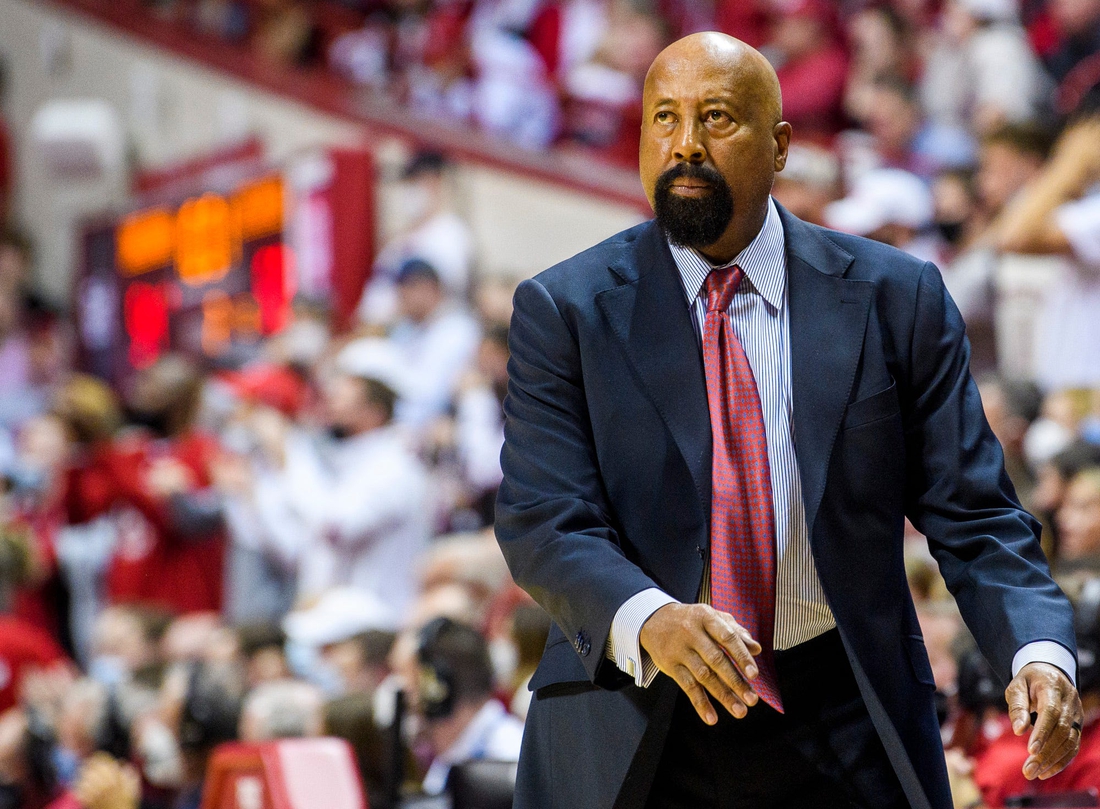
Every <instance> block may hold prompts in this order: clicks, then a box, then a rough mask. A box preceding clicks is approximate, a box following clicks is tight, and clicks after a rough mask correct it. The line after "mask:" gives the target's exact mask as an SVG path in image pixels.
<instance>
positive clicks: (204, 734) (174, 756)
mask: <svg viewBox="0 0 1100 809" xmlns="http://www.w3.org/2000/svg"><path fill="white" fill-rule="evenodd" d="M244 693H245V686H244V674H243V672H242V671H241V670H240V668H239V667H238V666H235V665H232V664H225V663H208V662H202V661H191V662H187V663H181V664H179V665H177V666H175V667H174V668H173V670H172V671H170V672H169V674H168V676H167V677H166V679H165V682H164V685H163V686H162V688H161V704H160V707H159V712H158V713H159V715H158V716H156V717H155V718H151V719H150V720H149V721H147V722H146V723H145V724H143V726H142V729H141V730H142V732H141V734H140V736H139V739H138V744H137V746H138V748H139V750H141V751H142V756H143V759H144V764H145V766H144V774H145V777H146V779H148V780H151V781H152V782H153V783H155V784H158V785H161V786H163V787H166V788H167V789H168V790H169V794H170V795H173V796H174V797H173V798H172V799H171V800H172V803H171V806H172V809H198V807H199V806H200V803H201V800H202V787H203V782H204V779H205V776H206V767H207V764H208V762H209V759H210V755H211V753H212V752H213V751H214V748H215V747H217V746H218V745H219V744H222V743H223V742H227V741H233V740H234V739H236V738H237V729H238V724H239V722H240V715H241V703H242V699H243V697H244Z"/></svg>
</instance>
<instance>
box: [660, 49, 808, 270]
mask: <svg viewBox="0 0 1100 809" xmlns="http://www.w3.org/2000/svg"><path fill="white" fill-rule="evenodd" d="M642 108H643V112H642V130H641V143H640V151H639V157H640V161H639V165H640V169H641V177H642V184H643V186H644V187H645V190H646V194H647V195H648V197H649V201H650V204H652V205H653V209H654V211H656V213H657V221H658V223H659V224H660V225H661V227H662V228H663V229H664V230H665V233H666V235H667V236H668V238H669V240H670V241H672V242H674V243H676V244H682V245H686V246H689V247H695V248H696V249H699V250H701V251H703V252H704V254H705V255H707V257H708V258H712V259H722V260H730V259H732V258H734V257H735V256H736V255H737V253H738V252H740V250H741V249H743V248H744V247H745V246H746V245H747V244H748V243H749V242H750V241H752V239H753V238H754V237H755V236H756V234H757V233H758V232H759V231H760V228H761V226H762V225H763V223H764V217H765V216H766V214H767V207H768V196H769V194H770V193H771V187H772V182H773V180H774V178H775V172H776V171H780V170H782V168H783V166H784V164H785V162H786V159H787V146H788V144H789V142H790V135H791V127H790V125H789V124H787V123H784V122H783V121H782V111H783V102H782V97H781V94H780V90H779V79H778V78H777V77H776V75H775V70H773V69H772V66H771V65H770V64H769V63H768V60H767V59H765V58H764V57H763V55H762V54H761V53H760V52H759V51H757V50H755V49H754V48H751V47H749V46H748V45H746V44H745V43H744V42H741V41H740V40H737V39H734V38H733V37H730V36H726V35H725V34H718V33H712V32H708V33H701V34H693V35H691V36H688V37H685V38H683V39H681V40H679V41H677V42H674V43H672V44H671V45H669V46H668V47H667V48H665V49H664V50H663V51H661V53H660V54H659V55H658V56H657V58H656V59H655V60H654V61H653V64H652V65H651V66H650V68H649V72H648V73H647V74H646V80H645V89H644V92H643V96H642Z"/></svg>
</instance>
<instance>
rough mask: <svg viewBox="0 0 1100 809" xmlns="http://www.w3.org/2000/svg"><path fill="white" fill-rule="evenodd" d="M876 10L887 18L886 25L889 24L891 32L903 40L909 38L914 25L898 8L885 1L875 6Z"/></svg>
mask: <svg viewBox="0 0 1100 809" xmlns="http://www.w3.org/2000/svg"><path fill="white" fill-rule="evenodd" d="M874 11H876V12H878V13H879V14H881V15H882V18H883V19H884V20H886V25H887V26H889V28H890V32H891V33H892V34H893V35H894V36H896V37H897V38H898V39H899V40H901V41H903V42H904V41H906V40H907V39H909V36H910V35H911V33H912V30H913V27H912V26H911V25H910V24H909V21H908V20H906V19H905V17H903V16H901V14H899V13H898V10H897V9H896V8H894V7H893V6H892V5H890V4H889V3H883V4H880V5H878V6H875V7H874Z"/></svg>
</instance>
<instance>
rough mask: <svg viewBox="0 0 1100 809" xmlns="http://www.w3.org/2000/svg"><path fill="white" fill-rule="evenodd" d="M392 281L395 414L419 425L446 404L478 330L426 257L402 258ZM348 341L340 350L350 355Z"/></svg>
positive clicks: (469, 356)
mask: <svg viewBox="0 0 1100 809" xmlns="http://www.w3.org/2000/svg"><path fill="white" fill-rule="evenodd" d="M395 282H396V287H397V298H398V313H399V317H398V320H397V322H396V323H395V324H394V326H393V329H391V331H390V340H391V342H392V345H393V347H394V348H395V349H396V351H397V352H398V355H399V356H400V362H401V365H402V368H403V369H404V370H403V382H402V386H403V387H402V390H401V399H400V401H399V402H398V404H397V411H396V418H397V420H398V421H399V422H401V423H402V424H405V425H407V426H408V427H410V428H411V429H413V430H421V429H423V428H424V427H425V426H426V425H428V424H429V423H430V422H431V420H432V419H434V418H436V417H438V416H441V415H442V414H443V413H444V412H446V410H447V408H448V407H449V405H450V404H451V400H452V399H453V397H454V395H455V392H456V390H457V388H458V382H459V380H460V379H461V377H462V375H463V373H464V371H465V370H466V368H467V367H469V365H470V362H471V360H473V358H474V356H475V353H476V352H477V346H478V341H479V337H480V335H479V331H480V329H479V327H478V324H477V321H475V320H474V319H473V318H472V317H471V316H470V314H469V312H468V311H467V310H466V308H465V307H464V306H462V305H460V304H457V303H455V302H453V301H449V300H448V299H447V297H446V292H445V290H444V288H443V284H442V281H441V279H440V276H439V273H438V272H437V271H436V269H435V267H433V266H432V265H431V264H428V263H427V262H426V261H421V260H420V259H410V260H409V261H407V262H405V264H404V265H402V267H401V270H400V271H399V272H398V274H397V277H396V279H395ZM354 346H355V343H352V344H351V345H349V347H348V348H347V349H345V351H347V352H349V355H350V353H352V352H354Z"/></svg>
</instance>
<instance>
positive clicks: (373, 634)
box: [350, 629, 397, 666]
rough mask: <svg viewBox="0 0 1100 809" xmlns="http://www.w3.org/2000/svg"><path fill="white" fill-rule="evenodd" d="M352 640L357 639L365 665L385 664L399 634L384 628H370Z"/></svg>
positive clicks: (356, 642)
mask: <svg viewBox="0 0 1100 809" xmlns="http://www.w3.org/2000/svg"><path fill="white" fill-rule="evenodd" d="M350 640H353V641H355V644H356V645H357V646H358V647H359V654H360V655H361V656H362V658H363V663H364V665H367V666H384V665H386V660H387V659H388V658H389V656H390V650H392V649H393V644H394V641H396V640H397V635H396V634H394V633H393V632H387V631H386V630H384V629H368V630H367V631H366V632H360V633H359V634H358V635H355V636H354V637H352V638H351V639H350Z"/></svg>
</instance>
